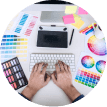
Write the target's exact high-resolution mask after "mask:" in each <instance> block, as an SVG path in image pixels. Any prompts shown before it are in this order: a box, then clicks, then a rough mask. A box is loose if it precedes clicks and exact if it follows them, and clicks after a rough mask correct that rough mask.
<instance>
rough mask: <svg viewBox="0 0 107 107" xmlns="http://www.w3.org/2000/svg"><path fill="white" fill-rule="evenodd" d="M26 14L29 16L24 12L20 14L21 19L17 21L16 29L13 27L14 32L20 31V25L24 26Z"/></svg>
mask: <svg viewBox="0 0 107 107" xmlns="http://www.w3.org/2000/svg"><path fill="white" fill-rule="evenodd" d="M28 16H29V15H28V14H24V15H23V16H22V18H21V20H20V21H19V24H18V26H17V27H16V29H15V32H16V33H20V32H21V30H22V27H23V26H24V24H25V22H26V20H27V18H28Z"/></svg>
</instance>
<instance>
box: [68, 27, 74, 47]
mask: <svg viewBox="0 0 107 107" xmlns="http://www.w3.org/2000/svg"><path fill="white" fill-rule="evenodd" d="M73 34H74V29H73V30H72V35H71V39H70V42H69V45H71V42H72V38H73Z"/></svg>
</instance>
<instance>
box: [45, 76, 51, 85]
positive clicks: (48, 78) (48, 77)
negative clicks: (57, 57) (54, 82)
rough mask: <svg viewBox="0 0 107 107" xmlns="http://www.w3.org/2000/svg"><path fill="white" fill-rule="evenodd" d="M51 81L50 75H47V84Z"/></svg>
mask: <svg viewBox="0 0 107 107" xmlns="http://www.w3.org/2000/svg"><path fill="white" fill-rule="evenodd" d="M49 81H50V76H49V75H47V79H46V81H45V85H47V84H48V82H49Z"/></svg>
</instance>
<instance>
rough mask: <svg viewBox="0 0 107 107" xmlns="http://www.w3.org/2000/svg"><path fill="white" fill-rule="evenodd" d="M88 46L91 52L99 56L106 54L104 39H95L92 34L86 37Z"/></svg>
mask: <svg viewBox="0 0 107 107" xmlns="http://www.w3.org/2000/svg"><path fill="white" fill-rule="evenodd" d="M87 45H88V48H89V49H90V51H91V52H92V53H94V54H95V55H99V56H104V55H106V42H105V39H104V38H103V39H97V38H96V37H95V36H94V35H93V36H91V37H90V38H89V39H88V43H87Z"/></svg>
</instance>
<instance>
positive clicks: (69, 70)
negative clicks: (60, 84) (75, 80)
mask: <svg viewBox="0 0 107 107" xmlns="http://www.w3.org/2000/svg"><path fill="white" fill-rule="evenodd" d="M67 68H68V72H69V73H71V69H70V67H69V66H68V65H67Z"/></svg>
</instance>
